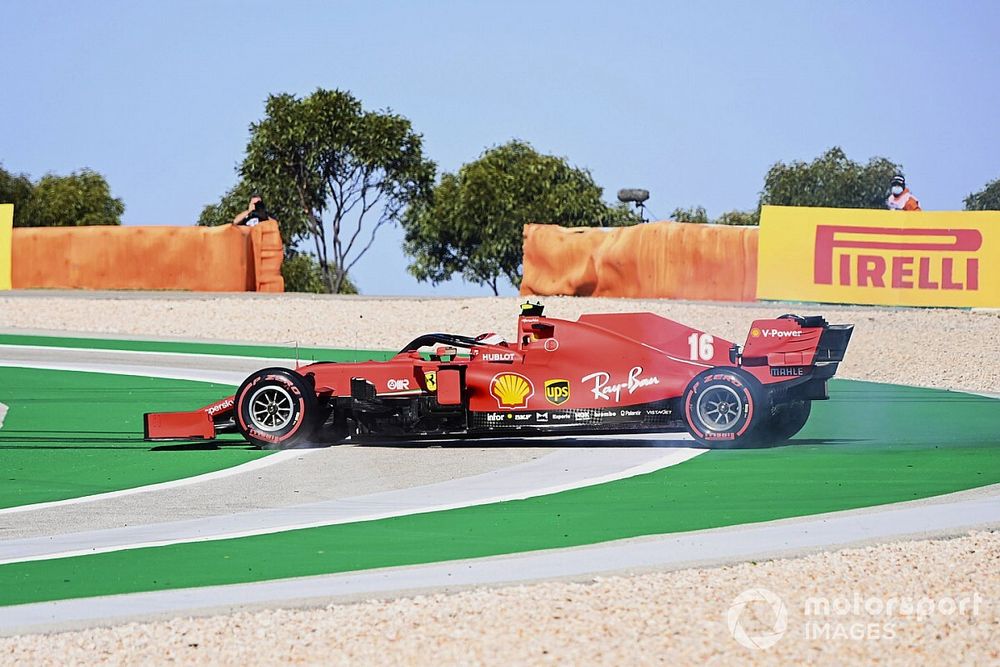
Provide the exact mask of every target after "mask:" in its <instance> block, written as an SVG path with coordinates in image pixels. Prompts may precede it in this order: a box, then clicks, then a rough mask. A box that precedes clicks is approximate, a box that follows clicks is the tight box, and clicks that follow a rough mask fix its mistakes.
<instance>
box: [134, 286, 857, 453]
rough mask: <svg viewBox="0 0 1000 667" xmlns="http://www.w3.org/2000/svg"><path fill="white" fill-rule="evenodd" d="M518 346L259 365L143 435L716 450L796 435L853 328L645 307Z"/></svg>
mask: <svg viewBox="0 0 1000 667" xmlns="http://www.w3.org/2000/svg"><path fill="white" fill-rule="evenodd" d="M517 330H518V339H517V341H515V342H507V341H505V340H503V339H502V338H501V337H499V336H496V335H495V334H483V335H481V336H478V337H475V338H473V337H468V336H460V335H455V334H443V333H435V334H426V335H424V336H420V337H419V338H417V339H416V340H414V341H412V342H411V343H410V344H409V345H407V346H406V347H404V348H403V349H402V350H400V351H399V353H398V354H396V355H395V356H394V357H393V358H392V359H390V360H388V361H369V362H363V363H335V362H319V363H312V364H309V365H306V366H300V367H299V368H296V369H295V370H289V369H285V368H265V369H263V370H260V371H257V372H256V373H254V374H252V375H251V376H250V377H248V378H247V379H246V381H244V382H243V384H242V385H241V386H240V388H239V391H237V392H236V395H235V396H230V397H228V398H224V399H222V400H220V401H218V402H216V403H213V404H212V405H209V406H206V407H204V408H201V409H200V410H195V411H193V412H175V413H150V414H147V415H146V416H145V435H146V438H147V439H149V440H158V439H176V438H183V439H190V438H214V437H215V435H216V434H218V433H225V432H239V433H241V434H243V436H244V437H246V439H247V440H249V441H250V442H251V443H254V444H256V445H259V446H261V447H269V448H275V447H290V446H294V445H296V444H301V443H304V442H321V443H337V442H343V441H344V440H347V439H350V440H351V441H364V440H372V439H385V438H393V437H402V438H409V439H416V438H469V437H484V436H485V437H505V436H513V437H525V436H533V435H567V434H569V435H573V434H579V435H583V434H598V433H621V432H664V431H684V430H686V431H688V432H689V433H690V434H691V435H692V436H693V437H694V439H695V440H697V441H698V442H700V443H701V444H703V445H708V446H729V447H733V446H747V445H755V444H769V443H774V442H780V441H782V440H786V439H788V438H790V437H792V436H793V435H795V434H796V433H797V432H798V431H799V429H801V428H802V426H803V425H804V424H805V423H806V419H808V417H809V410H810V405H811V401H816V400H823V399H826V398H828V395H827V391H826V381H827V380H828V379H829V378H831V377H832V376H833V375H834V373H835V372H836V370H837V366H838V363H839V362H840V361H841V360H842V359H843V358H844V352H845V350H846V349H847V344H848V342H849V341H850V338H851V333H852V331H853V326H852V325H830V324H827V322H826V320H824V319H823V318H822V317H819V316H813V317H799V316H797V315H782V316H781V317H779V318H777V319H773V320H757V321H755V322H754V323H753V324H752V325H751V327H750V333H749V335H748V337H747V340H746V344H745V345H744V346H743V347H742V348H741V347H740V346H739V345H736V344H733V343H731V342H729V341H727V340H723V339H721V338H718V337H717V336H713V335H711V334H707V333H705V332H702V331H699V330H697V329H692V328H691V327H688V326H685V325H683V324H680V323H678V322H673V321H671V320H668V319H665V318H663V317H659V316H657V315H653V314H651V313H625V314H614V315H583V316H581V317H580V319H579V320H577V321H576V322H570V321H566V320H558V319H554V318H549V317H544V316H543V315H542V306H540V305H536V304H525V305H524V306H523V307H522V313H521V316H520V317H519V318H518V323H517Z"/></svg>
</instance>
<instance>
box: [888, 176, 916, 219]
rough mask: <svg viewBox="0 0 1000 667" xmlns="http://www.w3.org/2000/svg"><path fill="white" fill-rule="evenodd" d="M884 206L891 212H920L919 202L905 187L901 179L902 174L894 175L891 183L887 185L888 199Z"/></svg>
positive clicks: (903, 179)
mask: <svg viewBox="0 0 1000 667" xmlns="http://www.w3.org/2000/svg"><path fill="white" fill-rule="evenodd" d="M885 204H886V206H888V207H889V209H890V210H893V211H919V210H920V202H919V201H917V198H916V197H914V196H913V193H912V192H910V189H909V188H908V187H906V179H905V178H903V175H902V174H896V175H895V176H893V177H892V182H891V183H890V184H889V198H888V199H886V200H885Z"/></svg>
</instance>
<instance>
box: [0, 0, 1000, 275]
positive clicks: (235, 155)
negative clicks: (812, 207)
mask: <svg viewBox="0 0 1000 667" xmlns="http://www.w3.org/2000/svg"><path fill="white" fill-rule="evenodd" d="M998 34H1000V2H954V3H952V2H935V3H929V2H905V3H904V2H899V1H898V0H897V1H896V2H891V3H889V2H866V3H862V2H824V3H818V2H817V3H813V2H765V1H762V2H714V3H713V2H703V3H694V2H691V3H672V2H648V3H641V2H615V3H612V2H585V1H579V0H577V1H573V2H517V1H506V2H472V1H469V2H433V1H429V2H416V1H413V2H377V1H368V2H296V1H290V2H282V3H278V2H229V1H214V2H213V1H205V0H202V1H200V2H171V1H166V0H165V1H163V2H86V1H85V2H69V1H64V2H51V1H49V2H46V1H41V2H15V1H13V0H6V2H4V3H3V4H2V5H0V162H2V163H3V165H4V167H5V168H6V169H8V170H12V171H18V172H27V173H29V174H31V175H32V176H34V177H38V176H40V175H42V174H43V173H45V172H49V171H51V172H55V173H67V172H69V171H72V170H75V169H79V168H81V167H85V166H86V167H91V168H93V169H96V170H97V171H99V172H101V173H103V174H104V175H105V176H106V177H107V178H108V180H109V182H110V183H111V186H112V189H113V191H114V193H115V194H116V195H117V196H120V197H122V198H123V199H124V200H125V204H126V207H127V208H126V212H125V217H124V222H125V224H129V225H141V224H193V223H194V221H195V220H196V219H197V217H198V214H199V212H200V211H201V208H202V206H204V205H205V204H206V203H210V202H213V201H216V200H217V199H218V197H219V196H220V195H221V194H222V193H223V192H224V191H225V190H226V189H227V188H228V187H230V186H231V185H233V183H234V182H235V174H234V167H235V166H236V164H237V163H238V162H239V160H240V158H241V156H242V152H243V148H244V146H245V145H246V140H247V134H248V126H249V124H250V123H251V122H253V121H255V120H258V119H260V118H261V116H262V114H263V105H264V99H265V98H266V96H267V95H268V94H269V93H276V92H291V93H295V94H300V95H305V94H308V93H310V92H311V91H313V90H314V89H315V88H317V87H324V88H341V89H348V90H350V91H352V92H353V93H354V94H355V95H356V96H358V97H359V98H360V99H361V100H362V101H363V103H364V104H365V106H366V107H368V108H373V109H377V108H386V107H389V108H392V109H393V110H394V111H396V112H398V113H401V114H403V115H405V116H407V117H408V118H409V119H410V120H411V121H412V122H413V125H414V127H415V129H416V130H417V131H418V132H420V133H422V134H423V135H424V139H425V147H426V151H427V154H428V156H429V157H431V158H432V159H433V160H435V161H436V162H437V163H438V165H439V168H440V169H444V170H449V171H452V170H455V169H457V168H458V167H459V166H460V165H461V164H462V163H464V162H467V161H469V160H472V159H475V158H476V157H477V156H478V155H479V154H480V152H482V150H483V149H484V148H486V147H489V146H492V145H495V144H499V143H503V142H505V141H507V140H509V139H511V138H515V137H516V138H520V139H524V140H527V141H530V142H531V143H532V144H534V146H535V147H536V148H537V149H539V150H541V151H545V152H551V153H555V154H558V155H563V156H566V157H567V158H569V160H570V161H571V162H572V163H574V164H576V165H579V166H584V167H587V168H589V169H590V170H591V171H592V173H593V175H594V177H595V180H596V181H597V182H598V183H599V184H600V185H601V186H603V187H604V188H605V196H606V198H608V199H609V200H611V199H613V197H614V193H615V192H616V191H617V189H618V188H620V187H625V186H636V187H645V188H648V189H649V190H650V192H651V193H652V196H651V198H650V200H649V206H650V209H651V210H652V211H653V212H654V213H655V214H657V215H658V216H659V217H664V216H666V215H667V214H668V213H669V212H670V211H671V210H672V209H673V208H674V207H676V206H690V205H696V204H701V205H704V206H705V207H706V208H707V209H708V211H709V213H710V214H711V215H716V214H718V213H721V212H722V211H725V210H729V209H734V208H751V207H753V206H754V205H755V203H756V199H757V193H758V191H759V190H760V187H761V184H762V182H763V177H764V174H765V172H766V171H767V168H768V167H769V166H770V165H771V164H773V163H774V162H775V161H778V160H782V161H789V160H794V159H806V160H808V159H812V158H813V157H815V156H817V155H819V154H820V153H821V152H823V151H824V150H825V149H827V148H828V147H830V146H832V145H840V146H842V147H843V148H844V149H845V150H846V151H847V154H848V156H849V157H851V158H853V159H855V160H860V161H866V160H867V159H868V158H869V157H871V156H873V155H881V156H885V157H889V158H891V159H893V160H895V161H897V162H901V163H902V164H903V165H904V167H905V170H906V175H907V179H908V181H909V184H910V186H911V188H912V189H913V190H914V193H915V194H916V195H917V196H918V197H919V199H920V200H921V203H922V204H923V205H924V207H925V208H927V209H953V208H961V206H962V199H963V198H964V197H965V196H966V195H967V194H969V192H971V191H973V190H978V189H980V188H981V187H982V186H983V185H985V184H986V183H987V182H988V181H990V180H993V179H995V178H998V177H1000V150H998V149H1000V122H998V118H1000V74H998V72H1000V39H998V37H997V36H998ZM401 236H402V234H401V232H400V231H399V230H395V229H386V230H383V232H381V235H380V237H379V239H378V240H377V242H376V245H375V246H374V247H373V249H372V250H371V251H370V253H369V255H367V256H366V257H365V258H364V259H362V260H361V262H360V263H359V265H358V267H357V268H356V270H355V272H354V278H355V280H356V282H357V283H358V284H359V285H360V287H361V289H362V291H363V292H365V293H368V294H482V293H485V291H484V290H482V289H480V288H478V287H476V286H471V285H466V284H464V283H462V282H461V281H453V282H451V283H448V284H446V285H443V286H440V287H438V288H436V289H435V288H432V287H431V286H430V285H427V284H419V283H417V282H416V281H415V280H414V279H413V278H411V277H410V276H409V275H408V274H407V273H406V271H405V266H406V263H407V260H406V258H405V257H404V256H403V254H402V252H401V250H400V248H399V246H400V239H401ZM509 291H510V293H513V290H509Z"/></svg>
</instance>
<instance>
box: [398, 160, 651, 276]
mask: <svg viewBox="0 0 1000 667" xmlns="http://www.w3.org/2000/svg"><path fill="white" fill-rule="evenodd" d="M601 194H602V190H601V188H600V187H598V186H597V185H596V184H595V183H594V180H593V178H592V177H591V175H590V172H589V171H587V170H586V169H579V168H575V167H572V166H570V165H569V164H568V163H567V162H566V160H565V159H564V158H561V157H556V156H552V155H542V154H540V153H538V152H537V151H535V149H534V148H532V147H531V145H530V144H527V143H525V142H522V141H511V142H509V143H507V144H504V145H502V146H497V147H494V148H491V149H489V150H487V151H485V152H484V153H483V154H482V155H481V156H480V157H479V159H477V160H475V161H473V162H470V163H468V164H465V165H463V166H462V167H461V168H460V169H459V170H458V173H454V174H452V173H445V174H443V175H442V176H441V180H440V182H439V183H438V184H437V186H436V187H435V188H434V191H433V197H432V199H431V200H430V201H423V200H421V201H419V202H416V203H415V204H414V205H412V206H410V207H409V208H408V209H407V211H406V214H405V215H404V217H403V220H402V224H403V228H404V230H405V233H406V240H405V243H404V246H403V248H404V251H405V252H406V253H407V255H409V256H410V257H411V258H412V259H413V261H412V263H411V264H410V266H409V271H410V273H411V274H413V275H414V276H415V277H416V278H417V279H418V280H421V281H429V282H431V283H432V284H435V285H436V284H438V283H440V282H443V281H445V280H448V279H449V278H451V277H452V276H453V275H455V274H461V275H462V276H463V277H464V278H465V279H466V280H468V281H470V282H473V283H476V284H479V285H489V286H490V287H491V288H492V289H493V292H494V294H497V293H499V285H498V281H499V280H500V278H501V277H505V278H507V280H509V281H510V282H511V283H512V284H514V285H519V284H520V282H521V263H522V241H523V229H524V225H525V224H527V223H542V224H554V225H562V226H565V227H580V226H594V225H601V226H621V225H629V224H634V223H636V222H639V218H638V217H637V216H636V215H635V214H634V213H632V212H631V211H629V209H628V208H627V207H625V206H624V205H622V206H608V205H607V204H605V203H604V201H603V200H602V199H601Z"/></svg>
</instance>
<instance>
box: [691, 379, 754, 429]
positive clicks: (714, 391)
mask: <svg viewBox="0 0 1000 667" xmlns="http://www.w3.org/2000/svg"><path fill="white" fill-rule="evenodd" d="M695 409H696V410H697V412H698V417H699V419H701V423H702V424H704V425H705V427H706V428H708V429H710V430H712V431H728V430H729V429H730V428H732V427H733V425H735V424H736V422H737V421H739V418H740V416H741V415H742V414H743V398H742V397H741V396H740V395H739V394H738V393H736V390H735V389H733V388H732V387H728V386H726V385H716V386H714V387H709V388H708V389H706V390H705V391H703V392H702V393H701V394H699V395H698V402H697V404H696V406H695Z"/></svg>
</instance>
